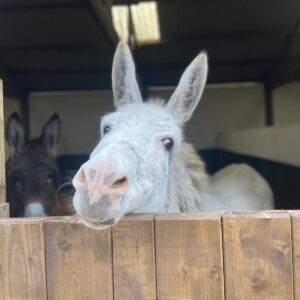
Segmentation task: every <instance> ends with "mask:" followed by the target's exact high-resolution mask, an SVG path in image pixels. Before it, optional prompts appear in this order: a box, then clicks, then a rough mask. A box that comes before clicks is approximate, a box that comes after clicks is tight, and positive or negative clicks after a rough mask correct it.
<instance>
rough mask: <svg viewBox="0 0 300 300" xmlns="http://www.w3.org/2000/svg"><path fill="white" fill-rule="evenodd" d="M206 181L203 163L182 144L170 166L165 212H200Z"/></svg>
mask: <svg viewBox="0 0 300 300" xmlns="http://www.w3.org/2000/svg"><path fill="white" fill-rule="evenodd" d="M207 179H208V176H207V174H206V172H205V166H204V163H203V161H202V160H201V159H200V158H199V156H198V154H197V153H196V152H195V150H194V148H193V147H192V146H191V145H190V144H187V143H183V145H182V149H181V152H180V153H179V155H178V157H176V158H175V159H174V160H173V162H172V165H171V170H170V176H169V195H168V202H167V205H166V209H167V211H168V212H172V211H173V212H176V211H182V212H186V211H199V210H201V208H202V197H201V194H202V192H204V191H205V190H206V188H207Z"/></svg>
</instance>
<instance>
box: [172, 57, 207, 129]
mask: <svg viewBox="0 0 300 300" xmlns="http://www.w3.org/2000/svg"><path fill="white" fill-rule="evenodd" d="M207 71H208V65H207V54H206V52H201V53H200V54H199V55H198V56H197V57H196V58H195V59H194V60H193V62H192V63H191V64H190V65H189V66H188V67H187V69H186V70H185V71H184V73H183V75H182V76H181V78H180V81H179V84H178V86H177V88H176V90H175V92H174V93H173V95H172V97H171V98H170V100H169V102H168V103H167V107H168V108H169V109H170V110H171V111H172V112H174V113H175V115H176V116H177V117H178V118H179V120H180V122H181V123H184V122H186V121H188V120H189V119H190V118H191V116H192V114H193V112H194V110H195V108H196V106H197V104H198V102H199V100H200V98H201V96H202V93H203V89H204V86H205V83H206V77H207Z"/></svg>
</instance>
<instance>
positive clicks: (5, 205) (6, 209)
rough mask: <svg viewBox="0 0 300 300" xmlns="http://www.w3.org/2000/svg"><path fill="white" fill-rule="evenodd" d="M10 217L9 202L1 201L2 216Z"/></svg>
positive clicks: (0, 215) (0, 214)
mask: <svg viewBox="0 0 300 300" xmlns="http://www.w3.org/2000/svg"><path fill="white" fill-rule="evenodd" d="M8 217H9V204H8V203H0V218H8Z"/></svg>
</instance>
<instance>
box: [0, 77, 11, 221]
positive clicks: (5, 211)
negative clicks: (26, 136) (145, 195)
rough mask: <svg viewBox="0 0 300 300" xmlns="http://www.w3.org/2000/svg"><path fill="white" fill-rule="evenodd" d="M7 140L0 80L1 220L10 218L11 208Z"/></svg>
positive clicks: (0, 81)
mask: <svg viewBox="0 0 300 300" xmlns="http://www.w3.org/2000/svg"><path fill="white" fill-rule="evenodd" d="M4 151H5V138H4V117H3V85H2V80H1V79H0V218H8V217H9V206H8V203H5V202H6V184H5V152H4Z"/></svg>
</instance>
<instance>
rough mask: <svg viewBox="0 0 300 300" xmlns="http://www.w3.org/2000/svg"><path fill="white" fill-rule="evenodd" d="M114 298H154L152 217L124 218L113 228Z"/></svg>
mask: <svg viewBox="0 0 300 300" xmlns="http://www.w3.org/2000/svg"><path fill="white" fill-rule="evenodd" d="M113 268H114V272H113V273H114V299H115V300H127V299H132V300H134V299H139V300H143V299H145V300H151V299H153V300H154V299H156V279H155V252H154V226H153V216H152V215H144V216H141V215H140V216H137V217H134V218H130V217H127V218H126V219H125V220H122V221H121V222H120V223H119V224H118V225H117V226H116V227H114V228H113Z"/></svg>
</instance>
